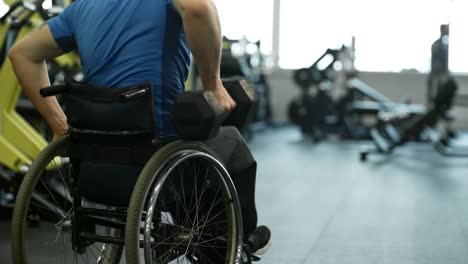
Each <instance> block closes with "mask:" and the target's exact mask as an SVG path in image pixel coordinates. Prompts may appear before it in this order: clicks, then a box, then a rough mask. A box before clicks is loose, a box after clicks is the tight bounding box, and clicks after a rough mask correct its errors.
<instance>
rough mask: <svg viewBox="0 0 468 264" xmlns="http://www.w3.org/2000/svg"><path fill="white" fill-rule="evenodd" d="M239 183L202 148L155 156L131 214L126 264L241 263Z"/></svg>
mask: <svg viewBox="0 0 468 264" xmlns="http://www.w3.org/2000/svg"><path fill="white" fill-rule="evenodd" d="M241 219H242V217H241V210H240V205H239V199H238V197H237V193H236V190H235V187H234V184H233V182H232V180H231V178H230V176H229V174H228V172H227V171H226V169H225V168H224V167H223V165H222V164H221V163H220V162H219V161H218V160H217V159H216V158H215V155H214V154H213V153H212V151H211V150H210V149H209V148H208V147H206V146H205V145H203V144H201V143H187V142H174V143H171V144H168V145H166V146H165V147H163V148H161V149H160V150H159V151H158V152H156V153H155V154H154V155H153V157H152V158H151V159H150V160H149V161H148V163H147V165H146V166H145V168H144V169H143V171H142V173H141V175H140V177H139V178H138V181H137V183H136V185H135V188H134V191H133V194H132V198H131V201H130V205H129V211H128V215H127V225H126V231H125V249H126V251H125V253H126V259H127V263H132V264H139V263H217V264H219V263H229V264H232V263H240V257H241V253H242V241H243V240H242V222H241Z"/></svg>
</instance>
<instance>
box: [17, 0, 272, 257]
mask: <svg viewBox="0 0 468 264" xmlns="http://www.w3.org/2000/svg"><path fill="white" fill-rule="evenodd" d="M72 50H77V51H78V52H79V54H80V57H81V61H82V66H83V72H84V80H83V83H74V82H69V83H68V88H70V89H69V91H68V92H67V94H64V95H63V100H64V105H65V112H66V114H65V113H64V112H63V110H62V108H61V106H60V105H59V103H58V101H57V99H56V98H55V97H44V98H43V97H41V96H40V94H39V89H41V88H43V87H47V86H49V85H50V83H49V79H48V75H47V69H46V67H45V64H44V60H46V59H51V58H55V57H58V56H60V55H62V54H65V53H67V52H70V51H72ZM190 51H191V52H192V53H193V56H194V58H195V60H196V62H197V65H198V67H199V71H200V74H201V78H202V82H203V86H204V89H205V91H210V92H211V93H212V94H213V95H214V96H215V98H216V101H217V102H218V104H219V105H220V106H221V107H222V109H223V110H224V111H225V112H229V111H231V110H232V109H234V108H235V107H236V103H235V102H234V101H233V100H232V98H231V97H230V96H229V94H228V93H227V91H226V89H225V87H224V86H223V83H222V81H221V79H220V73H219V71H220V54H221V30H220V25H219V18H218V14H217V11H216V7H215V5H214V3H213V2H212V0H162V1H149V0H123V1H85V0H78V1H75V2H74V3H73V4H71V5H70V6H69V7H68V8H66V9H65V10H64V12H63V13H62V14H60V15H59V16H57V17H55V18H53V19H51V20H49V21H48V22H47V23H46V24H44V25H43V26H41V27H39V28H38V29H37V30H35V31H33V32H32V33H31V34H29V35H28V36H27V37H25V38H24V39H22V40H20V41H19V42H18V43H16V44H15V46H14V47H13V48H12V49H11V51H10V54H9V58H10V60H11V62H12V65H13V67H14V70H15V73H16V75H17V78H18V81H19V82H20V84H21V85H22V88H23V90H24V92H25V94H26V95H27V96H28V97H29V99H30V100H31V102H32V103H33V104H34V106H35V107H36V109H37V110H38V111H39V112H40V113H41V115H42V116H43V117H44V118H45V119H46V121H47V122H48V124H49V125H50V127H51V129H52V131H53V133H54V142H55V143H53V144H51V146H49V148H48V149H46V150H45V151H44V152H45V153H44V154H42V156H40V157H38V160H39V161H35V163H36V164H33V165H32V166H31V169H30V172H29V173H28V174H31V175H32V174H37V175H38V176H37V178H35V179H32V178H33V177H32V176H30V177H29V178H31V180H27V178H28V175H27V176H26V178H25V182H26V183H23V185H28V184H30V185H31V187H23V186H22V189H21V190H20V193H19V194H18V197H19V198H18V201H17V207H18V208H15V215H14V219H13V222H14V224H13V225H14V227H13V228H12V232H13V237H15V236H16V235H18V236H19V237H20V238H18V239H15V238H13V240H14V241H13V243H12V244H13V246H12V248H13V254H14V259H15V261H16V262H18V263H24V262H26V260H25V259H26V258H27V257H26V256H24V255H26V254H28V253H29V254H30V256H29V258H30V259H31V257H32V256H33V257H34V256H36V255H35V254H36V253H34V247H37V248H41V247H42V246H43V245H41V246H39V245H30V247H31V249H28V248H27V246H25V245H23V242H24V240H27V239H23V236H24V233H25V230H24V228H25V227H24V226H23V224H22V223H16V222H21V221H22V220H24V219H25V218H26V217H27V216H28V213H30V212H31V211H39V214H43V217H44V218H47V216H48V214H45V213H44V212H41V210H43V209H40V208H46V209H48V210H49V211H53V212H52V213H56V214H57V215H59V218H60V221H59V222H58V223H55V224H54V227H55V228H59V229H60V233H64V232H65V233H66V232H67V231H69V229H70V230H72V231H70V232H71V233H72V235H71V239H70V240H72V244H73V245H72V247H73V249H74V251H78V252H81V251H83V250H85V249H86V247H89V248H90V247H91V245H93V246H94V247H95V248H96V249H95V250H94V253H93V251H91V253H92V254H84V255H80V256H79V257H76V256H75V257H74V258H75V261H76V260H78V261H77V262H79V261H80V258H81V259H82V260H83V261H84V262H85V263H87V261H85V259H84V257H90V256H91V258H93V256H94V258H95V259H96V263H108V262H109V263H114V262H115V263H119V259H120V256H121V254H122V246H123V242H122V237H123V236H125V250H126V251H125V252H126V259H127V263H140V259H141V260H142V262H143V259H144V260H145V263H169V262H171V261H177V263H179V261H180V257H183V258H184V261H187V262H189V263H242V261H246V260H245V259H244V258H242V260H241V259H240V258H238V255H239V254H240V253H239V250H238V248H239V247H238V246H237V245H238V244H237V243H240V244H242V248H243V249H244V251H246V252H247V253H248V254H247V255H248V257H247V258H248V260H247V262H249V261H250V260H251V259H252V258H255V257H254V256H255V255H261V254H262V253H264V252H265V251H266V249H267V248H268V246H269V244H270V239H271V234H270V231H269V229H268V228H267V227H266V226H257V211H256V208H255V177H256V162H255V160H254V158H253V156H252V154H251V152H250V150H249V148H248V146H247V144H246V142H245V141H244V140H243V139H242V137H241V135H240V134H239V132H238V131H237V130H236V129H235V128H232V127H224V128H221V129H220V131H219V132H218V134H217V135H216V136H215V137H214V138H211V139H209V140H206V141H204V142H203V143H200V142H198V143H197V142H179V141H174V139H175V138H177V136H176V133H175V130H174V127H173V125H172V123H171V119H170V111H171V109H172V106H173V104H174V101H175V98H176V96H177V95H179V94H181V93H183V92H184V90H185V88H184V82H185V80H186V79H187V75H188V68H189V65H190ZM109 87H113V88H109ZM134 95H135V96H134ZM140 95H143V96H140ZM67 118H68V120H67ZM155 136H156V137H155ZM149 141H151V142H152V144H148V142H149ZM54 144H55V145H54ZM64 149H66V150H64ZM153 153H154V154H153ZM56 156H62V157H68V156H69V157H70V158H71V162H70V165H66V159H61V160H59V162H58V161H57V159H56V158H54V157H56ZM216 158H218V159H219V161H218V159H216ZM41 162H42V163H41ZM41 164H42V165H41ZM145 164H146V165H145ZM51 165H55V167H56V168H58V169H57V170H56V172H55V174H54V176H53V177H51V176H50V173H46V171H47V170H49V167H50V166H51ZM66 173H70V175H71V177H67V176H65V174H66ZM46 174H48V175H49V176H43V175H46ZM229 174H230V175H229ZM138 175H139V176H138ZM54 179H59V180H58V181H61V182H62V183H63V184H62V185H60V184H59V186H61V187H62V188H55V187H51V186H57V184H55V185H53V184H51V183H52V182H54ZM56 181H57V180H56ZM75 181H76V182H75ZM49 184H50V185H49ZM233 186H235V188H234V187H233ZM66 187H68V191H62V189H67V188H66ZM54 188H55V189H54ZM44 193H46V194H47V195H44ZM236 193H237V194H236ZM22 194H24V195H23V196H22ZM56 194H61V195H59V198H56V197H55V196H54V195H56ZM103 194H105V195H103ZM236 196H238V202H236V201H237V197H236ZM24 197H26V198H24ZM46 198H47V199H49V201H48V200H47V199H46ZM50 201H53V202H54V203H55V204H56V205H61V208H59V207H58V206H54V205H51V202H50ZM84 201H85V202H84ZM86 201H87V202H86ZM88 202H95V203H99V204H101V205H100V208H102V207H104V208H106V209H103V210H101V211H97V210H96V209H92V208H87V207H86V206H85V204H86V203H88ZM38 204H39V206H37V205H38ZM236 204H237V205H236ZM34 205H36V207H39V209H37V208H35V209H34V208H32V207H33V206H34ZM62 205H63V206H62ZM127 206H128V211H126V209H121V208H123V207H127ZM236 206H237V207H239V208H237V207H236ZM23 207H24V208H23ZM51 208H52V209H51ZM109 208H111V209H112V208H113V209H116V208H117V209H116V210H110V209H109ZM118 208H120V209H118ZM20 211H21V212H23V213H18V212H20ZM103 212H104V213H103ZM237 212H239V213H237ZM240 212H241V213H240ZM44 214H45V215H46V216H44ZM123 214H125V217H126V227H125V230H123V228H122V221H123V220H122V215H123ZM240 215H242V219H241V221H240V220H239V221H237V222H241V226H239V224H238V223H237V222H236V217H237V218H240ZM105 217H107V218H105ZM125 217H124V218H125ZM103 218H105V219H103ZM54 219H55V218H54ZM91 220H92V221H91ZM120 220H122V221H120ZM143 220H144V221H143ZM88 222H92V223H93V225H89V224H88ZM70 223H72V224H70ZM96 223H97V224H96ZM130 223H134V224H133V225H132V224H130ZM236 223H237V224H236ZM94 224H95V225H94ZM141 224H142V225H143V226H141ZM98 225H100V226H101V228H100V229H99V228H97V227H96V226H98ZM109 230H112V231H109ZM226 230H227V231H226ZM239 230H243V231H242V232H239ZM92 231H93V232H92ZM32 232H35V231H34V230H33V231H32ZM99 233H101V234H99ZM239 233H240V234H239ZM102 234H105V235H107V236H104V235H102ZM213 234H217V235H216V236H214V235H213ZM218 234H221V235H219V236H218ZM109 235H114V237H112V236H109ZM141 237H143V240H142V239H141ZM240 237H243V239H241V240H242V241H237V240H238V238H240ZM236 239H237V240H236ZM57 240H58V235H57V237H56V239H55V242H56V241H57ZM83 241H84V242H83ZM94 242H96V243H97V242H99V243H101V244H99V245H98V246H97V247H96V244H95V243H94ZM115 245H117V246H115ZM28 250H30V251H28ZM26 251H28V252H26ZM25 252H26V253H25ZM31 252H32V253H31ZM103 252H111V253H109V254H108V255H105V257H103V255H102V253H103ZM57 253H60V252H57ZM96 255H97V256H96ZM35 259H36V260H37V262H34V263H40V261H39V258H35ZM103 260H104V261H103ZM62 261H63V260H62ZM106 261H107V262H106ZM45 263H53V262H45ZM66 263H68V262H66ZM171 263H172V262H171ZM182 263H185V262H182Z"/></svg>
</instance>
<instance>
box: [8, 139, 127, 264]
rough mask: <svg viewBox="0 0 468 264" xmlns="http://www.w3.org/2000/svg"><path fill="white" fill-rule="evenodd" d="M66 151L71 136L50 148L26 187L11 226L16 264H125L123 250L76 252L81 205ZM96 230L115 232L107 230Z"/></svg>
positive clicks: (98, 246) (100, 247) (93, 247)
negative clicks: (75, 231)
mask: <svg viewBox="0 0 468 264" xmlns="http://www.w3.org/2000/svg"><path fill="white" fill-rule="evenodd" d="M67 146H68V138H66V137H65V138H62V139H59V140H57V141H55V142H53V143H51V144H50V145H49V146H47V147H46V148H45V149H44V150H43V151H42V152H41V153H40V154H39V155H38V157H37V158H36V159H35V160H34V162H33V163H32V165H31V168H30V169H29V171H28V172H27V174H26V175H25V177H24V179H23V181H22V183H21V186H20V189H19V192H18V195H17V200H16V203H15V208H14V211H13V219H12V227H11V232H12V257H13V263H15V264H26V263H35V264H58V263H60V264H64V263H100V264H117V263H119V261H120V258H121V255H122V251H123V249H122V247H121V246H115V245H110V244H103V243H93V242H90V241H88V242H86V246H83V247H81V248H80V249H79V250H77V249H76V248H74V247H73V242H72V229H73V227H74V220H73V214H74V209H75V206H76V205H75V199H73V195H72V194H73V191H72V190H73V186H74V184H73V181H74V179H73V178H72V177H71V164H70V162H69V157H68V154H67ZM31 220H32V221H33V222H31ZM96 229H97V228H96ZM96 231H97V232H99V231H100V232H102V233H105V234H111V232H115V231H112V230H110V229H108V228H103V229H102V230H96ZM112 234H113V233H112Z"/></svg>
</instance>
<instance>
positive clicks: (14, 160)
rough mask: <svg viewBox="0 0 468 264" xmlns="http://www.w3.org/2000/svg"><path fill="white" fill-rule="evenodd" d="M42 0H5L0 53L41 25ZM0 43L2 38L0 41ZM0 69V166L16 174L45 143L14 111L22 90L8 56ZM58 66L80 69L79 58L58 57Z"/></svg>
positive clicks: (21, 171)
mask: <svg viewBox="0 0 468 264" xmlns="http://www.w3.org/2000/svg"><path fill="white" fill-rule="evenodd" d="M42 2H43V0H40V1H36V2H28V1H18V2H13V1H11V0H6V1H5V3H6V4H8V5H9V6H10V7H11V9H10V11H9V12H8V13H7V15H6V17H4V19H2V20H1V21H0V37H4V36H5V39H4V41H3V42H4V45H3V49H4V52H3V54H8V49H9V48H10V47H11V45H12V43H13V42H14V41H15V40H16V39H20V38H22V37H24V36H25V35H26V34H28V33H29V32H30V31H32V30H33V29H35V28H36V27H38V26H39V25H41V24H42V23H44V17H43V15H42V14H41V12H43V10H42ZM0 40H1V39H0ZM2 59H4V60H3V61H1V62H0V63H2V64H1V68H0V165H3V166H5V167H6V168H8V169H10V170H11V171H13V172H15V173H24V172H26V171H27V170H28V168H29V165H30V164H31V162H32V160H33V159H34V158H35V157H36V156H37V155H38V154H39V152H40V151H41V150H42V149H43V148H45V147H46V145H47V142H46V140H45V139H44V138H43V137H42V136H41V135H40V134H39V133H38V132H37V131H36V130H35V129H34V128H32V127H31V125H29V124H28V123H27V122H26V121H25V120H24V118H23V117H21V116H20V115H19V114H18V113H17V112H16V110H15V108H16V104H17V101H18V98H19V96H20V94H21V87H20V85H19V83H18V81H17V79H16V76H15V74H14V72H13V68H12V66H11V63H10V61H9V59H8V58H7V57H4V58H2ZM56 61H57V62H58V64H60V65H63V66H66V67H79V65H80V63H79V57H78V55H76V54H74V53H69V54H66V55H64V56H62V57H60V58H57V59H56Z"/></svg>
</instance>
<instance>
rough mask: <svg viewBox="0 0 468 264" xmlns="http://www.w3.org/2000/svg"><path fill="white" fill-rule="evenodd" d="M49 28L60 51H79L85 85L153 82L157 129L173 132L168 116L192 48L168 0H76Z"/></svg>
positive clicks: (186, 73) (184, 75)
mask: <svg viewBox="0 0 468 264" xmlns="http://www.w3.org/2000/svg"><path fill="white" fill-rule="evenodd" d="M48 24H49V27H50V30H51V32H52V35H53V37H54V39H55V40H56V42H57V44H58V45H59V46H60V47H61V49H62V50H63V51H64V52H69V51H71V50H74V49H77V50H78V53H79V54H80V58H81V63H82V65H83V72H84V80H83V81H84V82H85V83H87V84H91V85H97V86H109V87H126V86H132V85H137V84H141V83H144V82H147V81H152V83H153V86H154V100H155V101H154V105H155V111H156V126H157V127H156V131H157V133H158V135H159V136H168V135H172V134H174V129H173V127H172V125H171V122H170V119H169V113H170V110H171V106H172V104H173V102H174V99H175V97H176V96H177V95H178V94H180V93H182V92H183V91H184V83H185V80H186V79H187V75H188V68H189V65H190V50H189V47H188V44H187V39H186V37H185V33H184V29H183V24H182V19H181V17H180V16H179V14H178V12H177V11H176V10H175V8H174V7H173V5H172V0H78V1H75V2H74V3H73V4H71V5H70V6H68V7H67V8H66V9H65V10H64V12H63V13H61V14H60V15H59V16H57V17H55V18H52V19H51V20H50V21H49V22H48Z"/></svg>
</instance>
